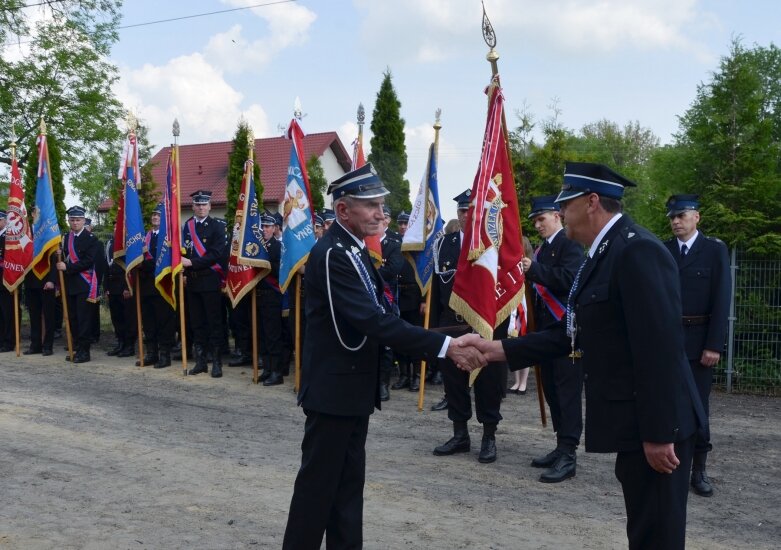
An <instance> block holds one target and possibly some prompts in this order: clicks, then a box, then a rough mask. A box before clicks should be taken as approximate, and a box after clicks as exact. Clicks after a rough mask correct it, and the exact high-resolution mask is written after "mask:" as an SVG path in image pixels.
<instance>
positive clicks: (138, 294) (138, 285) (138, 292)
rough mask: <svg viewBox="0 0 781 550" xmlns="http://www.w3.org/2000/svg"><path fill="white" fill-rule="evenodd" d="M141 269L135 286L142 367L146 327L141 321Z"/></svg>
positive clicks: (139, 359)
mask: <svg viewBox="0 0 781 550" xmlns="http://www.w3.org/2000/svg"><path fill="white" fill-rule="evenodd" d="M140 272H141V269H140V268H139V269H137V270H136V274H135V277H134V278H135V280H136V281H135V285H134V286H135V287H136V328H137V329H138V364H139V366H140V367H141V368H144V327H143V324H142V323H141V282H140V281H139V279H141V277H140Z"/></svg>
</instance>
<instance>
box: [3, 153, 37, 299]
mask: <svg viewBox="0 0 781 550" xmlns="http://www.w3.org/2000/svg"><path fill="white" fill-rule="evenodd" d="M32 262H33V236H32V232H31V231H30V224H29V223H28V221H27V207H26V206H25V205H24V187H22V179H21V177H20V176H19V165H18V164H17V163H16V155H14V158H13V160H12V161H11V185H10V189H9V192H8V208H7V212H6V226H5V256H4V257H3V284H4V285H5V288H7V289H8V291H9V292H13V291H14V290H15V289H16V287H18V286H19V285H20V284H21V282H22V281H23V280H24V276H25V274H26V273H27V272H28V271H29V270H30V267H31V266H32Z"/></svg>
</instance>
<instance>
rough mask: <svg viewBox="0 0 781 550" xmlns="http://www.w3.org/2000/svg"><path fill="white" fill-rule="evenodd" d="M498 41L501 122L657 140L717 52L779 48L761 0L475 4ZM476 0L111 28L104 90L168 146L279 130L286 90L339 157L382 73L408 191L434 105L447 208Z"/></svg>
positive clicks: (474, 62)
mask: <svg viewBox="0 0 781 550" xmlns="http://www.w3.org/2000/svg"><path fill="white" fill-rule="evenodd" d="M262 1H263V0H222V1H220V0H187V1H183V0H172V1H161V0H156V1H150V0H126V2H125V6H124V7H123V15H124V18H123V22H122V24H123V25H131V24H135V23H144V22H148V21H154V20H159V19H165V18H170V17H178V16H183V15H193V14H199V13H204V12H212V11H218V10H223V9H228V8H234V7H240V6H248V5H254V4H259V3H261V2H262ZM486 9H487V10H488V15H489V17H490V18H491V21H492V23H493V26H494V29H495V30H496V33H497V37H498V44H497V50H498V52H499V54H500V56H501V57H500V60H499V70H500V74H501V76H502V83H503V87H504V91H505V97H506V101H507V103H506V107H507V117H508V122H509V124H510V126H514V125H515V121H516V118H515V114H514V113H515V112H516V111H517V110H518V109H521V108H522V107H523V106H524V105H526V108H527V110H528V111H529V112H530V113H532V114H533V115H534V116H535V118H536V120H537V121H542V120H543V119H545V118H547V117H549V116H550V115H551V109H550V105H552V104H553V102H554V99H555V101H556V103H557V105H558V108H559V109H560V115H559V120H560V122H561V123H562V124H563V125H564V126H566V127H568V128H573V129H577V128H580V127H581V126H582V125H584V124H586V123H589V122H594V121H596V120H599V119H602V118H607V119H609V120H613V121H615V122H617V123H619V124H622V125H623V124H624V123H626V122H629V121H633V120H638V121H639V122H640V123H641V124H642V125H643V126H647V127H649V128H651V129H652V130H653V131H654V133H655V134H656V135H657V136H658V137H659V138H660V139H661V140H662V142H663V143H664V142H669V141H670V140H671V134H672V133H674V132H675V131H676V130H677V116H678V115H681V114H683V112H684V111H685V110H686V108H687V107H688V106H689V105H690V103H691V102H692V100H693V98H694V95H695V93H696V88H697V85H698V84H699V83H701V82H703V81H707V79H708V78H709V75H710V73H711V72H712V71H714V70H715V69H716V68H717V67H718V62H719V58H720V56H722V55H725V54H726V53H727V52H728V49H729V45H730V41H731V39H732V37H733V36H742V38H743V41H744V43H745V44H746V45H751V44H754V43H757V44H759V45H763V46H767V45H768V44H770V43H771V42H774V43H776V44H778V43H780V42H781V40H780V38H781V36H780V35H781V31H780V30H779V25H778V22H779V20H781V17H780V16H781V3H779V2H777V1H772V0H766V1H765V0H756V1H752V0H745V1H741V2H737V1H734V0H733V1H727V0H710V1H697V0H623V1H622V0H602V1H592V0H566V1H565V0H547V1H542V0H535V1H531V0H486ZM480 23H481V7H480V2H479V0H449V1H448V0H354V1H348V0H300V1H297V2H288V3H279V4H274V5H268V6H262V7H256V8H252V9H248V10H242V11H236V12H232V13H225V14H218V15H212V16H207V17H201V18H195V19H188V20H183V21H177V22H170V23H162V24H157V25H148V26H142V27H135V28H130V29H124V30H121V31H120V41H119V43H118V44H117V45H116V46H115V47H114V49H113V51H112V59H113V61H114V62H116V63H117V65H118V66H119V67H120V74H121V80H120V82H119V83H118V84H117V86H116V91H117V93H118V95H119V97H120V99H122V100H123V101H124V102H125V104H126V105H127V106H128V107H130V108H131V109H132V110H133V111H134V112H135V113H136V114H137V115H138V116H139V118H141V119H142V120H143V121H144V122H145V123H146V124H147V125H148V126H149V127H150V130H151V137H152V141H153V143H155V144H156V145H158V146H163V145H167V144H168V143H169V142H170V139H171V138H170V127H171V122H172V120H173V118H174V117H178V118H179V121H180V123H181V126H182V135H181V138H180V143H183V144H187V143H199V142H208V141H222V140H229V139H231V138H232V136H233V132H234V130H235V128H236V123H237V121H238V118H239V116H244V117H245V118H246V119H247V120H248V121H249V122H250V124H251V126H252V127H253V130H254V132H255V134H256V136H257V137H267V136H273V135H278V133H279V130H278V129H277V126H278V125H279V124H283V125H286V124H287V122H288V121H289V120H290V118H291V116H292V110H293V103H294V100H295V98H296V97H300V98H301V102H302V105H303V110H304V112H305V113H307V116H306V117H305V118H304V120H303V123H302V126H303V128H304V130H305V131H307V132H321V131H327V130H336V131H338V132H339V134H340V136H341V138H342V141H343V142H344V143H345V146H347V147H348V148H349V144H350V142H351V141H352V140H353V139H354V137H355V134H356V131H357V127H356V124H355V111H356V108H357V105H358V103H359V102H363V104H364V106H365V107H366V110H367V128H366V130H367V136H366V140H365V145H366V147H367V148H368V146H369V138H370V137H371V136H370V132H369V128H368V123H370V121H371V111H372V109H373V107H374V100H375V96H376V93H377V90H378V89H379V85H380V82H381V80H382V73H383V71H384V70H385V69H386V68H390V69H391V71H392V74H393V83H394V85H395V87H396V91H397V93H398V96H399V99H400V101H401V103H402V108H401V113H402V116H403V118H404V119H405V121H406V131H407V139H406V145H407V153H408V156H409V165H408V172H407V178H408V179H409V181H410V185H411V188H412V193H413V195H414V193H415V192H416V191H417V186H418V182H419V181H420V179H421V176H422V173H423V170H424V165H425V157H426V150H427V147H428V144H429V143H430V142H431V140H432V138H433V129H432V128H431V126H432V123H433V120H434V111H435V110H436V109H437V108H441V109H442V126H443V128H442V133H441V136H440V140H441V145H440V166H439V176H440V190H441V194H442V197H441V198H442V201H441V202H442V203H443V210H444V214H445V217H446V219H447V218H449V217H453V215H454V213H455V204H454V203H453V202H452V201H450V198H451V197H454V196H455V195H457V194H458V193H460V192H461V191H462V190H463V189H465V188H467V187H469V186H471V183H472V178H473V177H474V173H475V169H476V167H477V162H478V158H479V154H480V146H481V142H482V133H483V125H484V122H485V111H486V103H485V97H484V95H483V89H484V87H485V86H486V84H487V83H488V80H489V78H490V66H489V64H488V62H486V61H485V55H486V53H487V51H488V48H487V46H486V45H485V43H484V42H483V38H482V33H481V27H480Z"/></svg>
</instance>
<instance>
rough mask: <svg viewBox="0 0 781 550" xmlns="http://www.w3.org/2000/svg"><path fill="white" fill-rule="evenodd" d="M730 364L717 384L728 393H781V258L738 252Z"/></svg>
mask: <svg viewBox="0 0 781 550" xmlns="http://www.w3.org/2000/svg"><path fill="white" fill-rule="evenodd" d="M730 266H731V271H732V303H731V305H730V321H729V339H728V342H727V358H726V359H727V360H726V361H721V362H720V363H719V366H718V368H717V369H716V372H715V377H716V378H715V380H714V382H715V384H717V385H719V386H721V387H722V388H723V389H725V390H726V391H728V392H740V393H754V394H761V395H781V258H778V257H768V256H758V255H754V254H749V253H747V252H744V251H741V250H735V249H733V250H732V252H731V258H730Z"/></svg>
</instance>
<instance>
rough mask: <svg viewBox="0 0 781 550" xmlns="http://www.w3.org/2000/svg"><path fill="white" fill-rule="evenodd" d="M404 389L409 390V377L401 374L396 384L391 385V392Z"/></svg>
mask: <svg viewBox="0 0 781 550" xmlns="http://www.w3.org/2000/svg"><path fill="white" fill-rule="evenodd" d="M404 388H409V376H407V375H405V374H402V375H401V376H399V379H398V380H396V382H394V383H393V385H392V386H391V389H392V390H401V389H404Z"/></svg>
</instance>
